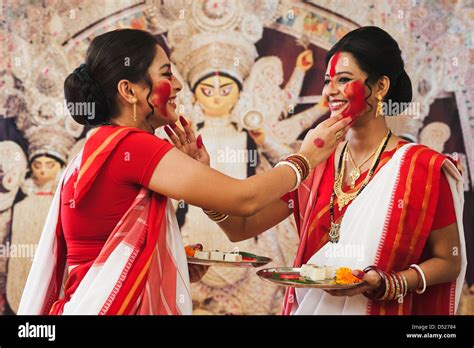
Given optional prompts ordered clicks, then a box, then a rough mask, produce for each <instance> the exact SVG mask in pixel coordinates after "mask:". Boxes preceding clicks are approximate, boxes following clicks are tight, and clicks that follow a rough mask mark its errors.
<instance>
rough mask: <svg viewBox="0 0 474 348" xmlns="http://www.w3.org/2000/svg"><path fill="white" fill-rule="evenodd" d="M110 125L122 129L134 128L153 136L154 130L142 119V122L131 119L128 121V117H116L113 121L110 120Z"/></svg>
mask: <svg viewBox="0 0 474 348" xmlns="http://www.w3.org/2000/svg"><path fill="white" fill-rule="evenodd" d="M110 124H112V125H115V126H122V127H135V128H139V129H142V130H144V131H145V132H148V133H151V134H154V133H155V130H154V128H153V127H152V126H151V125H150V124H149V123H148V122H147V121H146V120H145V119H143V120H142V121H140V120H137V121H134V120H133V119H130V116H128V117H120V116H119V117H116V118H114V119H113V120H111V122H110Z"/></svg>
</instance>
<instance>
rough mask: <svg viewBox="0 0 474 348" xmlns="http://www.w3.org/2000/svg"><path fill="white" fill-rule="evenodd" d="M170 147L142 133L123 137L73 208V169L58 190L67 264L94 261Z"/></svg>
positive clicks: (74, 178)
mask: <svg viewBox="0 0 474 348" xmlns="http://www.w3.org/2000/svg"><path fill="white" fill-rule="evenodd" d="M172 148H173V146H172V145H171V144H169V143H167V142H166V141H164V140H163V139H160V138H157V137H156V136H154V135H152V134H150V133H147V132H145V131H143V132H134V133H131V134H130V135H128V136H127V137H125V138H124V139H123V140H122V141H121V142H120V143H119V144H118V145H117V147H116V148H115V149H114V150H113V153H112V154H111V156H110V157H109V159H108V160H107V161H106V163H105V164H104V165H103V167H102V168H101V169H100V172H99V174H98V175H97V177H96V178H95V180H94V183H93V184H92V186H91V188H90V190H89V192H88V193H87V194H86V195H85V196H84V198H83V200H82V201H81V202H80V204H78V206H76V207H74V206H72V205H71V204H70V203H69V202H70V201H71V199H72V197H73V192H74V190H73V185H74V182H75V181H76V178H77V174H78V173H77V171H76V172H75V173H74V174H73V175H72V177H71V179H70V180H68V182H67V183H66V185H64V187H63V190H62V192H61V202H62V205H61V212H60V213H61V223H62V228H63V233H64V237H65V240H66V245H67V261H68V265H70V266H71V265H78V264H83V263H86V262H89V261H92V260H94V259H95V258H96V257H97V256H98V255H99V253H100V251H101V249H102V247H103V245H104V244H105V241H106V240H107V238H108V237H109V235H110V233H111V232H112V230H113V229H114V227H115V226H116V225H117V223H118V222H119V220H120V218H121V217H122V216H123V214H124V213H125V212H126V211H127V209H128V208H129V207H130V205H131V204H132V202H133V200H134V199H135V197H136V196H137V194H138V192H139V191H140V189H141V187H142V186H148V184H149V182H150V179H151V176H152V174H153V171H154V169H155V168H156V166H157V164H158V162H159V161H160V160H161V158H163V156H164V155H165V154H166V153H167V152H168V151H169V150H171V149H172Z"/></svg>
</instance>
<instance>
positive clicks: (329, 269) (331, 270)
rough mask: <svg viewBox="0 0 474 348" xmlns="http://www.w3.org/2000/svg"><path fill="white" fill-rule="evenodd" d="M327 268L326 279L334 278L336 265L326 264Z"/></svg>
mask: <svg viewBox="0 0 474 348" xmlns="http://www.w3.org/2000/svg"><path fill="white" fill-rule="evenodd" d="M324 269H325V270H326V279H331V278H334V267H331V266H324Z"/></svg>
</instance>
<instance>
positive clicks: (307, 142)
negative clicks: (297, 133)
mask: <svg viewBox="0 0 474 348" xmlns="http://www.w3.org/2000/svg"><path fill="white" fill-rule="evenodd" d="M350 123H351V119H350V118H349V117H348V118H342V115H339V116H336V117H330V118H328V119H327V120H325V121H323V122H321V123H320V124H318V126H317V127H316V128H314V129H311V130H310V131H309V132H308V133H307V134H306V136H305V138H304V140H303V143H302V144H301V148H300V151H299V153H301V154H302V155H305V156H306V157H307V158H308V160H309V162H310V163H311V167H312V168H314V167H316V166H317V165H319V164H321V163H322V162H323V161H325V160H326V159H327V158H328V157H329V156H330V155H331V153H332V152H333V151H334V150H335V149H336V146H337V145H338V144H339V143H340V142H341V141H342V140H344V138H345V136H346V133H347V130H348V129H349V124H350Z"/></svg>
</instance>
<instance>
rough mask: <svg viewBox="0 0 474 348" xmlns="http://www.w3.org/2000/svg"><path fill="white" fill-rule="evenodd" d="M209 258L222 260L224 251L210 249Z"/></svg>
mask: <svg viewBox="0 0 474 348" xmlns="http://www.w3.org/2000/svg"><path fill="white" fill-rule="evenodd" d="M211 260H213V261H224V253H223V252H222V251H217V250H215V251H211Z"/></svg>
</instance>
